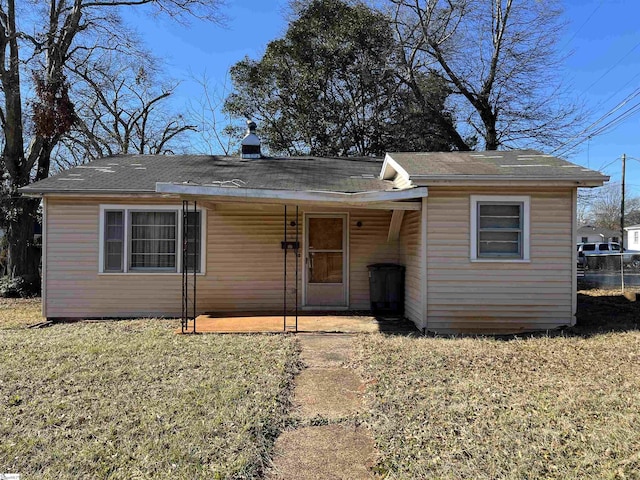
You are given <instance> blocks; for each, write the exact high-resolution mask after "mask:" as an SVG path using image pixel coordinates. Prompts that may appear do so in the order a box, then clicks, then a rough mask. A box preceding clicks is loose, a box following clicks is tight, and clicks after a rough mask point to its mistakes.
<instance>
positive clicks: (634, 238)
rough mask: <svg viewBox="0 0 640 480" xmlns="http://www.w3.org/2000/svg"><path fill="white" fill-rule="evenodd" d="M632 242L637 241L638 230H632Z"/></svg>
mask: <svg viewBox="0 0 640 480" xmlns="http://www.w3.org/2000/svg"><path fill="white" fill-rule="evenodd" d="M633 243H638V232H637V231H636V232H633Z"/></svg>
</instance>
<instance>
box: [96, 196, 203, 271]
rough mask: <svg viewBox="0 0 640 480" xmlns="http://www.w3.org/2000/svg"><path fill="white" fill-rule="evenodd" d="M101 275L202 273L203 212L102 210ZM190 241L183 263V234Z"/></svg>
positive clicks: (129, 209)
mask: <svg viewBox="0 0 640 480" xmlns="http://www.w3.org/2000/svg"><path fill="white" fill-rule="evenodd" d="M100 211H101V215H100V227H101V230H102V234H101V236H100V239H101V245H100V255H101V261H100V272H102V273H128V272H133V273H177V272H181V271H182V268H183V264H184V267H185V269H186V270H187V271H190V272H193V271H194V269H195V271H196V272H198V273H200V272H202V271H203V269H204V265H203V255H202V244H203V239H202V236H203V232H204V231H205V229H204V228H203V219H204V216H203V214H202V211H196V212H194V211H191V212H188V214H187V217H186V218H184V219H183V217H182V209H180V208H176V207H164V206H162V207H148V208H145V207H139V206H135V207H134V206H131V207H114V208H111V207H109V206H101V208H100ZM183 232H184V234H185V236H186V237H187V239H188V242H187V246H188V248H187V252H185V253H186V255H185V259H184V261H183V258H182V257H183V252H182V240H181V239H182V235H183Z"/></svg>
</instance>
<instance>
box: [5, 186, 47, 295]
mask: <svg viewBox="0 0 640 480" xmlns="http://www.w3.org/2000/svg"><path fill="white" fill-rule="evenodd" d="M39 205H40V200H38V199H33V198H18V197H15V196H14V197H11V199H10V200H9V208H10V210H11V211H14V212H16V213H15V215H13V216H12V218H11V219H10V220H9V222H8V225H7V243H8V252H7V269H8V273H9V275H10V276H11V277H12V278H17V277H22V278H23V280H24V281H25V282H26V284H27V285H25V287H26V289H27V290H28V291H30V292H31V293H38V291H39V289H40V273H39V267H40V256H41V251H40V248H39V247H38V246H37V245H35V243H34V239H33V235H34V231H35V226H36V223H37V221H38V207H39Z"/></svg>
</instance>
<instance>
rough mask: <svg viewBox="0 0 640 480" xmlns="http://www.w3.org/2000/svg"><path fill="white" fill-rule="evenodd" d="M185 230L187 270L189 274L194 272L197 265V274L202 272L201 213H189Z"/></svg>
mask: <svg viewBox="0 0 640 480" xmlns="http://www.w3.org/2000/svg"><path fill="white" fill-rule="evenodd" d="M183 228H184V231H185V233H186V237H187V257H186V262H185V265H186V269H187V271H188V272H193V267H194V265H195V268H196V272H200V238H201V228H202V227H201V221H200V212H188V213H187V219H186V221H185V222H184V226H183Z"/></svg>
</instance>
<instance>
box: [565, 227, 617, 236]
mask: <svg viewBox="0 0 640 480" xmlns="http://www.w3.org/2000/svg"><path fill="white" fill-rule="evenodd" d="M627 228H628V227H627ZM590 233H593V234H596V235H604V236H605V237H615V236H616V235H620V232H619V231H618V232H617V231H615V230H609V229H608V228H601V227H594V226H592V225H582V226H581V227H578V229H577V230H576V234H578V235H583V234H584V235H589V234H590Z"/></svg>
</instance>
